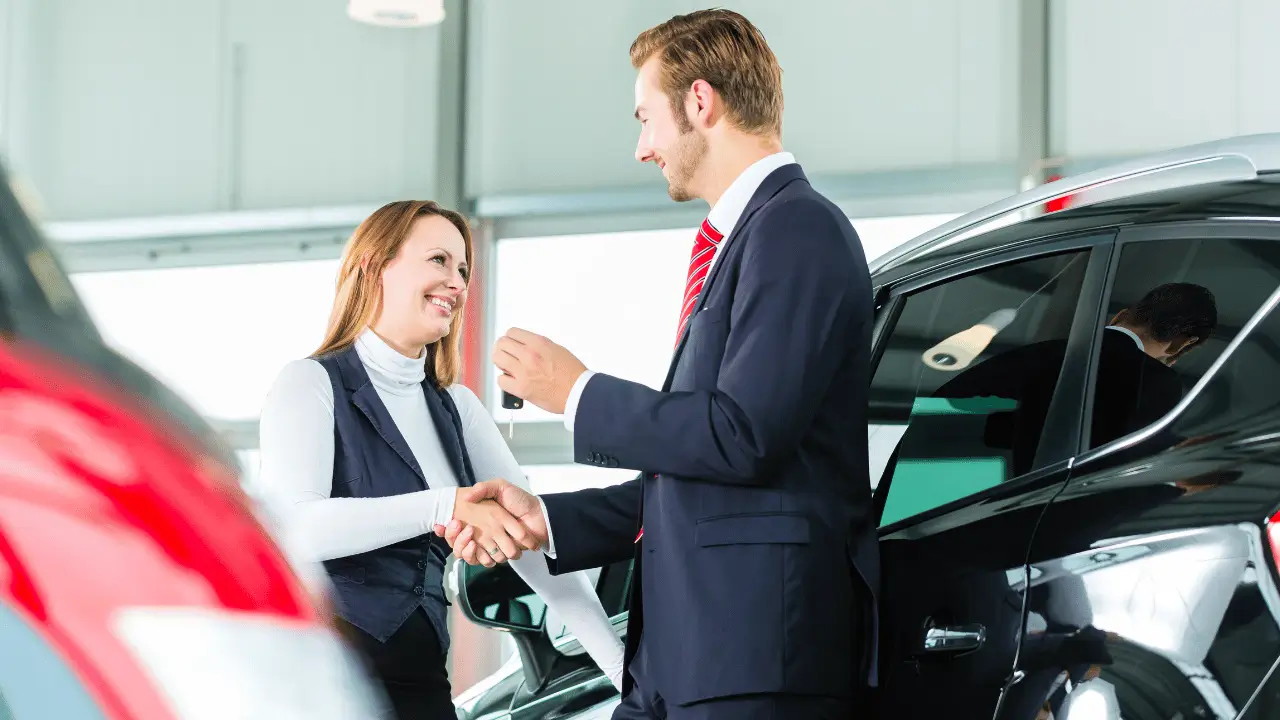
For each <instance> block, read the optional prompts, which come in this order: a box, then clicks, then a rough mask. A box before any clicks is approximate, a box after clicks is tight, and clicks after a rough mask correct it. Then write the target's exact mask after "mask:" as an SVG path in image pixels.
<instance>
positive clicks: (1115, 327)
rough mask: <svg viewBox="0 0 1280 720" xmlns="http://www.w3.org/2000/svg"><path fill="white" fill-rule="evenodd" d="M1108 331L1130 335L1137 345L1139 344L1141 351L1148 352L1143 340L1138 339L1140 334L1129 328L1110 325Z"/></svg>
mask: <svg viewBox="0 0 1280 720" xmlns="http://www.w3.org/2000/svg"><path fill="white" fill-rule="evenodd" d="M1106 329H1107V330H1115V331H1116V332H1122V333H1124V334H1125V335H1128V336H1129V337H1130V338H1133V341H1134V342H1135V343H1137V345H1138V349H1139V350H1141V351H1142V352H1146V351H1147V346H1146V345H1143V344H1142V338H1140V337H1138V334H1137V333H1135V332H1134V331H1132V330H1130V329H1129V328H1123V327H1120V326H1118V325H1108V326H1107V327H1106Z"/></svg>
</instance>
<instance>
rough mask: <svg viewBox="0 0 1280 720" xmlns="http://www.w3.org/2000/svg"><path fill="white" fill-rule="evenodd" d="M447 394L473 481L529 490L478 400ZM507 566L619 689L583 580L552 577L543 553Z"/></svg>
mask: <svg viewBox="0 0 1280 720" xmlns="http://www.w3.org/2000/svg"><path fill="white" fill-rule="evenodd" d="M450 393H451V394H452V395H453V399H454V404H456V405H457V406H458V413H459V414H460V415H461V416H462V427H463V434H464V436H465V442H466V446H467V454H468V455H469V456H470V458H471V466H472V468H473V469H474V470H475V473H476V480H491V479H493V478H503V479H505V480H507V481H509V482H510V483H511V484H513V485H517V486H519V487H521V488H523V489H525V490H528V489H529V481H528V479H527V478H525V476H524V472H523V471H522V470H521V469H520V464H519V463H517V462H516V459H515V456H513V455H512V454H511V449H510V448H508V447H507V443H506V442H505V441H504V440H503V439H502V433H501V431H499V430H498V426H497V424H496V423H494V421H493V418H492V417H490V415H489V413H488V411H487V410H485V408H484V405H482V404H481V403H480V399H479V398H477V397H476V396H475V393H473V392H471V391H470V390H469V389H467V388H466V387H464V386H461V385H454V386H452V387H451V388H450ZM511 567H512V569H513V570H515V571H516V573H518V574H519V575H520V577H521V578H523V579H524V581H525V582H526V583H528V584H529V587H530V588H531V589H532V590H533V591H534V592H536V593H538V595H539V596H540V597H542V599H543V600H544V601H546V603H547V605H548V606H550V607H553V608H555V611H556V613H557V614H559V615H560V617H562V618H564V621H565V624H566V625H567V626H568V627H569V630H570V631H571V632H573V634H574V635H575V636H577V638H578V641H579V642H581V643H582V647H583V649H585V650H586V651H587V654H589V655H590V656H591V659H592V660H594V661H595V663H596V665H599V666H600V669H601V670H603V671H604V673H605V674H606V675H608V676H609V679H610V680H611V681H612V682H613V685H614V687H616V688H618V689H621V688H622V665H623V645H622V641H621V640H620V639H618V636H617V634H615V633H614V631H613V624H612V623H611V622H610V621H609V617H608V616H607V615H606V614H605V612H604V608H603V607H602V606H601V605H600V599H599V598H597V597H596V594H595V589H594V588H592V587H591V583H590V582H588V581H587V579H586V577H585V576H584V575H583V574H582V573H580V572H576V573H569V574H566V575H557V576H552V575H551V573H550V571H549V570H548V569H547V562H546V559H545V558H544V557H543V555H542V553H531V554H529V555H526V556H523V557H521V558H520V559H519V560H512V561H511Z"/></svg>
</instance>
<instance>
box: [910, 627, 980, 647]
mask: <svg viewBox="0 0 1280 720" xmlns="http://www.w3.org/2000/svg"><path fill="white" fill-rule="evenodd" d="M986 641H987V628H986V626H984V625H979V624H977V623H974V624H972V625H955V626H951V627H930V628H926V629H925V631H924V648H923V650H924V652H926V653H955V652H970V651H972V650H977V649H978V648H980V647H982V643H984V642H986Z"/></svg>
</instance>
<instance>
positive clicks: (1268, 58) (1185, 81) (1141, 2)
mask: <svg viewBox="0 0 1280 720" xmlns="http://www.w3.org/2000/svg"><path fill="white" fill-rule="evenodd" d="M1050 23H1051V25H1050V27H1051V28H1052V37H1051V42H1050V46H1051V63H1050V65H1051V68H1052V70H1051V78H1052V82H1051V91H1052V92H1051V108H1052V111H1051V125H1050V126H1051V133H1050V134H1051V143H1052V147H1053V151H1054V152H1055V153H1058V154H1065V155H1067V156H1070V157H1075V158H1081V157H1090V156H1112V155H1119V156H1123V155H1133V154H1138V153H1142V152H1149V151H1153V150H1162V149H1166V148H1171V147H1177V146H1180V145H1187V144H1191V143H1196V142H1202V141H1206V140H1214V139H1219V138H1224V137H1230V136H1233V135H1244V134H1250V133H1257V132H1274V131H1280V93H1278V92H1276V81H1275V78H1276V71H1277V68H1280V42H1277V31H1278V30H1280V3H1277V2H1274V1H1271V0H1267V1H1264V0H1213V2H1203V1H1202V0H1124V2H1113V1H1112V0H1054V2H1053V3H1052V6H1051V12H1050Z"/></svg>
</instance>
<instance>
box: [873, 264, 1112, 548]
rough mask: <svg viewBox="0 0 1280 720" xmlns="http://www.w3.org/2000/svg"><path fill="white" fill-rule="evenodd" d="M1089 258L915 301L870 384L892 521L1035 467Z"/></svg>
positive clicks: (1018, 268)
mask: <svg viewBox="0 0 1280 720" xmlns="http://www.w3.org/2000/svg"><path fill="white" fill-rule="evenodd" d="M1086 257H1087V253H1084V252H1076V253H1071V254H1066V255H1057V256H1053V257H1047V258H1037V259H1034V260H1028V261H1025V262H1020V263H1015V264H1012V265H1004V266H1000V267H996V268H992V269H990V270H986V271H984V272H982V273H979V274H976V275H970V276H967V277H963V278H959V279H957V280H952V281H950V282H947V283H945V284H942V285H938V286H935V287H932V288H929V289H926V290H923V291H921V292H919V293H917V294H915V295H912V296H910V297H908V298H907V299H906V304H905V306H904V307H903V310H902V313H901V315H900V316H899V318H898V322H897V324H896V325H895V326H894V328H893V331H892V334H891V335H890V336H889V339H888V342H887V345H886V348H885V352H884V355H883V356H882V357H881V360H880V364H879V366H878V367H877V369H876V372H875V376H874V379H873V380H872V385H871V398H870V416H869V421H870V424H871V432H870V435H869V439H870V451H871V459H872V468H871V469H872V471H873V472H875V471H876V470H879V469H882V468H883V469H885V470H886V471H887V472H889V473H891V474H892V483H891V485H890V486H889V495H888V497H887V498H886V504H885V511H884V515H883V518H882V523H884V524H887V523H890V522H894V521H896V520H900V519H902V518H904V517H909V516H911V515H915V514H917V513H920V512H923V511H925V510H928V509H931V508H935V507H938V506H940V505H944V504H946V503H949V502H951V501H953V500H958V499H960V498H962V497H965V496H967V495H971V494H973V493H975V492H979V491H981V490H984V489H986V488H988V487H991V486H993V485H996V484H998V483H1000V482H1004V481H1006V480H1009V479H1010V478H1013V477H1016V476H1018V475H1021V474H1023V473H1025V472H1027V471H1028V470H1030V469H1031V468H1032V467H1033V463H1034V459H1035V453H1036V449H1037V446H1038V443H1039V439H1040V434H1041V431H1042V430H1043V428H1044V423H1045V419H1046V415H1047V412H1048V407H1049V401H1050V400H1051V399H1052V397H1053V391H1054V388H1055V387H1056V386H1057V381H1058V374H1059V371H1060V370H1061V367H1062V363H1063V359H1064V357H1065V350H1066V338H1067V336H1068V334H1069V332H1070V330H1071V322H1072V318H1073V316H1074V313H1075V309H1076V304H1077V302H1078V300H1079V294H1080V283H1081V282H1082V280H1083V278H1084V273H1085V269H1086V262H1085V258H1086ZM895 451H896V453H897V456H896V458H895V457H894V452H895Z"/></svg>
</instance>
